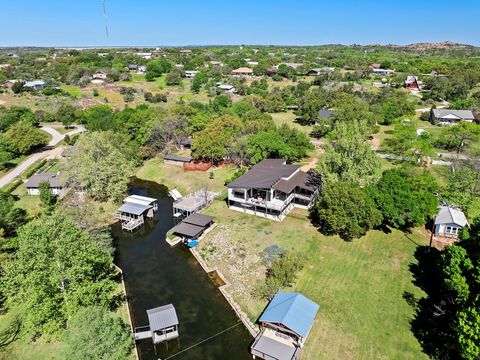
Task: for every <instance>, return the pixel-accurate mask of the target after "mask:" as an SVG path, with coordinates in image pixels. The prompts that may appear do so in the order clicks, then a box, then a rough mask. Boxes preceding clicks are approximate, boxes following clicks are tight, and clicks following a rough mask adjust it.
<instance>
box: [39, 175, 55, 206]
mask: <svg viewBox="0 0 480 360" xmlns="http://www.w3.org/2000/svg"><path fill="white" fill-rule="evenodd" d="M38 189H39V191H40V201H41V202H42V204H43V206H44V207H45V209H47V211H51V210H52V208H53V205H55V202H56V196H55V195H54V194H53V191H52V189H50V183H49V182H48V181H42V182H41V183H40V185H39V186H38Z"/></svg>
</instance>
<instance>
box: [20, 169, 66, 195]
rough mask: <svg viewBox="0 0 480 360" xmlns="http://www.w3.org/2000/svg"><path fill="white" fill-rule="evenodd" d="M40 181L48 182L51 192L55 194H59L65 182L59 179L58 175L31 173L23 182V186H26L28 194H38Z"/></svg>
mask: <svg viewBox="0 0 480 360" xmlns="http://www.w3.org/2000/svg"><path fill="white" fill-rule="evenodd" d="M42 182H48V183H49V185H50V189H51V190H52V193H53V194H55V195H58V194H60V192H61V191H62V189H63V188H64V186H65V184H64V182H63V181H62V180H60V175H59V174H58V173H57V174H51V173H43V174H38V175H33V176H32V177H30V179H28V180H27V181H26V182H25V187H26V188H27V193H28V195H40V184H41V183H42Z"/></svg>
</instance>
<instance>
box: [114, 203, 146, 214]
mask: <svg viewBox="0 0 480 360" xmlns="http://www.w3.org/2000/svg"><path fill="white" fill-rule="evenodd" d="M151 208H152V206H151V205H142V204H134V203H129V202H127V203H124V204H123V205H122V206H120V207H119V208H118V210H117V211H118V212H124V213H127V214H132V215H142V214H143V213H144V212H145V211H147V210H148V209H151Z"/></svg>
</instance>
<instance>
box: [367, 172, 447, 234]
mask: <svg viewBox="0 0 480 360" xmlns="http://www.w3.org/2000/svg"><path fill="white" fill-rule="evenodd" d="M437 191H438V185H437V183H436V181H435V179H434V178H433V177H432V176H431V175H430V174H429V173H428V172H422V173H421V174H419V175H417V174H409V173H408V172H407V171H406V170H399V169H391V170H387V171H385V172H384V173H383V175H382V177H381V179H380V181H379V182H378V183H377V184H376V185H373V186H372V187H371V188H370V189H369V193H370V196H371V197H372V198H373V199H374V200H375V203H376V205H377V208H378V209H379V210H380V211H381V212H382V215H383V221H384V223H385V224H386V225H389V226H392V227H394V228H410V227H413V226H419V225H423V224H425V222H426V221H427V220H428V219H430V218H432V216H433V215H434V214H435V213H436V212H437V208H438V199H437V197H436V196H435V193H436V192H437Z"/></svg>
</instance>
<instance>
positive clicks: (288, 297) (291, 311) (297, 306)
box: [258, 292, 319, 337]
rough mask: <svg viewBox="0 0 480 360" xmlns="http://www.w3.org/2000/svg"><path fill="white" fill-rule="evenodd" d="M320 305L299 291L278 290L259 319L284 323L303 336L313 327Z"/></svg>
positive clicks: (260, 320)
mask: <svg viewBox="0 0 480 360" xmlns="http://www.w3.org/2000/svg"><path fill="white" fill-rule="evenodd" d="M318 308H319V305H318V304H317V303H315V302H313V301H312V300H310V299H308V298H307V297H305V296H303V295H302V294H300V293H297V292H278V293H277V294H276V295H275V296H274V297H273V299H272V300H271V301H270V303H269V304H268V306H267V307H266V308H265V310H264V311H263V314H262V315H261V316H260V319H258V321H259V322H266V323H276V324H282V325H283V326H285V327H287V328H289V329H290V330H292V331H293V332H295V333H297V334H298V335H300V336H302V337H306V336H307V335H308V332H309V331H310V328H311V327H312V324H313V321H314V319H315V315H316V314H317V311H318Z"/></svg>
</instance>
